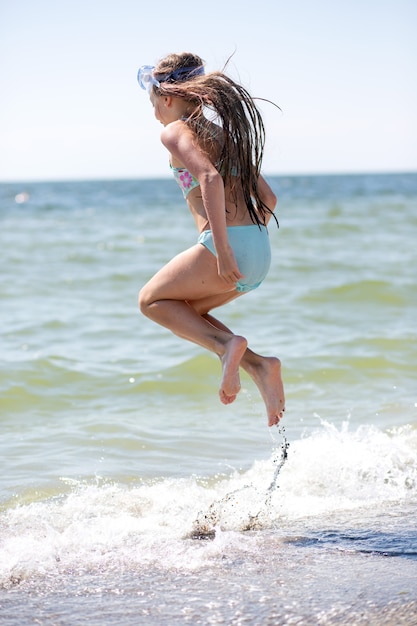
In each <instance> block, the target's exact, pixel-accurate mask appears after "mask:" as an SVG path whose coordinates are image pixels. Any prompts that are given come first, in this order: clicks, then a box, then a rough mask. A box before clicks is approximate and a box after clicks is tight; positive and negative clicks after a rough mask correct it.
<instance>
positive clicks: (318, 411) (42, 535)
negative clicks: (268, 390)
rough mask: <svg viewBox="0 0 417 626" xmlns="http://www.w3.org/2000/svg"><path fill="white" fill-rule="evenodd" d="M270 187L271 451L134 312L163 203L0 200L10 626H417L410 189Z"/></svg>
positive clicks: (14, 194)
mask: <svg viewBox="0 0 417 626" xmlns="http://www.w3.org/2000/svg"><path fill="white" fill-rule="evenodd" d="M269 182H270V184H271V186H272V187H273V189H274V191H275V192H276V193H277V195H278V198H279V205H278V210H277V213H278V218H279V222H280V228H279V229H278V228H276V226H274V225H273V224H272V223H271V225H270V228H269V231H270V238H271V244H272V254H273V258H272V266H271V271H270V274H269V276H268V277H267V279H266V281H265V282H264V283H263V285H262V286H261V287H260V288H259V289H258V290H256V291H253V292H251V293H249V294H247V295H246V296H245V297H244V298H240V299H238V300H236V301H235V302H233V303H231V304H229V305H227V306H225V307H222V308H221V309H219V310H218V311H217V316H218V317H219V318H220V319H221V320H222V321H224V322H225V323H226V324H227V325H228V326H229V327H231V328H232V329H233V330H234V331H235V332H236V333H238V334H241V335H244V336H246V337H247V338H248V341H249V345H250V346H251V347H252V348H253V349H254V350H255V351H257V352H259V353H261V354H265V355H276V356H279V357H280V359H281V361H282V365H283V376H284V383H285V388H286V398H287V410H286V413H285V418H284V419H283V421H282V422H281V425H280V427H279V428H277V427H273V428H268V427H267V419H266V415H265V409H264V405H263V402H262V400H261V398H260V396H259V393H258V390H257V389H256V387H255V386H254V384H253V383H252V381H251V380H250V379H249V378H248V377H247V376H246V375H245V374H244V373H242V390H241V392H240V394H239V396H238V398H237V399H236V401H235V402H234V403H233V404H231V405H229V406H224V405H222V404H221V403H220V402H219V398H218V387H219V382H220V364H219V361H218V359H217V357H215V356H213V355H212V354H210V353H207V352H205V351H204V350H202V349H201V348H199V347H198V346H195V345H193V344H189V343H186V342H184V341H182V340H181V339H179V338H177V337H175V336H174V335H172V334H170V332H169V331H168V330H166V329H164V328H161V327H159V326H157V325H155V324H153V323H152V322H151V321H149V320H148V319H145V318H144V317H143V316H141V315H140V313H139V311H138V307H137V293H138V291H139V289H140V288H141V286H142V285H143V284H144V283H145V282H146V281H147V280H148V279H149V278H150V277H151V276H152V274H153V273H154V272H155V271H156V270H157V269H158V268H159V267H161V265H163V264H164V263H166V262H167V261H168V260H169V259H170V258H171V257H172V256H173V255H175V254H176V253H178V252H180V251H181V250H183V249H184V248H186V247H188V246H191V245H193V244H194V242H195V241H196V237H197V233H196V232H195V229H194V225H193V222H192V219H191V217H190V215H189V213H188V210H187V207H186V206H185V204H184V201H183V199H182V197H181V194H180V192H179V190H178V188H177V187H176V185H175V183H174V181H172V180H168V179H166V180H165V179H161V180H126V181H83V182H61V183H60V182H50V183H48V182H45V183H23V182H21V183H8V184H1V185H0V258H1V264H0V272H1V274H0V276H1V281H0V295H1V300H0V303H1V304H0V333H1V338H0V356H1V361H0V425H1V431H0V622H1V624H2V626H3V625H4V626H22V625H26V624H41V625H45V626H76V625H84V624H89V625H91V626H110V625H113V624H114V625H117V626H134V625H137V624H145V625H150V626H163V625H167V626H168V625H169V626H175V625H182V624H192V625H197V624H199V625H207V626H208V625H211V626H217V625H223V624H226V625H230V626H245V625H251V626H252V625H256V626H263V625H265V626H277V625H278V626H284V625H293V624H296V625H303V626H305V625H313V626H314V625H333V624H347V625H349V626H352V625H363V624H367V625H372V626H381V625H392V626H394V625H395V626H397V625H399V624H400V625H401V624H405V625H407V626H412V625H414V626H415V625H416V624H417V508H416V507H417V287H416V283H417V273H416V272H417V269H416V268H417V245H416V240H417V174H414V173H405V174H378V175H345V176H342V175H340V176H339V175H333V176H294V177H292V176H279V177H270V178H269Z"/></svg>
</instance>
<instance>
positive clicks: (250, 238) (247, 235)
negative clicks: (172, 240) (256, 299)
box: [171, 165, 271, 293]
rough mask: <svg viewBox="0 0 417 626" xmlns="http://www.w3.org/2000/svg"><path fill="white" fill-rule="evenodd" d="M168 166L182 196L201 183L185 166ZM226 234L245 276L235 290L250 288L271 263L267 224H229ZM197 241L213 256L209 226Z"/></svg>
mask: <svg viewBox="0 0 417 626" xmlns="http://www.w3.org/2000/svg"><path fill="white" fill-rule="evenodd" d="M171 170H172V173H173V174H174V178H175V180H176V181H177V183H178V184H179V186H180V188H181V190H182V193H183V194H184V198H187V196H188V194H189V193H190V191H191V190H192V189H195V188H196V187H199V186H200V183H199V182H198V180H197V178H195V176H193V175H192V174H191V173H190V172H189V171H188V170H187V169H186V168H184V167H172V165H171ZM227 236H228V239H229V243H230V245H231V247H232V250H233V252H234V255H235V258H236V262H237V265H238V267H239V270H240V271H241V273H242V274H243V276H244V277H243V278H242V279H241V280H240V281H238V282H237V283H236V290H237V291H239V292H241V293H243V292H245V291H252V289H256V288H257V287H259V285H260V284H261V283H262V281H263V280H264V278H265V276H266V275H267V273H268V270H269V266H270V265H271V246H270V243H269V235H268V229H267V228H266V226H258V225H257V224H248V225H243V226H228V227H227ZM197 241H198V243H201V244H202V245H203V246H205V247H206V248H207V249H208V250H210V252H211V253H212V254H214V256H216V249H215V247H214V241H213V235H212V232H211V230H203V232H202V233H200V236H199V238H198V240H197Z"/></svg>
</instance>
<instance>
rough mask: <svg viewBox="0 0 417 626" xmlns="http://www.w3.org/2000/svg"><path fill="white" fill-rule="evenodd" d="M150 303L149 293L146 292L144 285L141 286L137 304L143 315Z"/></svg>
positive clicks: (145, 313)
mask: <svg viewBox="0 0 417 626" xmlns="http://www.w3.org/2000/svg"><path fill="white" fill-rule="evenodd" d="M151 304H152V302H151V301H150V298H149V294H148V292H147V289H146V286H145V287H143V288H142V289H141V290H140V291H139V294H138V305H139V310H140V312H141V313H143V315H147V313H148V311H149V306H150V305H151Z"/></svg>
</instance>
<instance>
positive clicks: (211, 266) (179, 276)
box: [139, 245, 247, 404]
mask: <svg viewBox="0 0 417 626" xmlns="http://www.w3.org/2000/svg"><path fill="white" fill-rule="evenodd" d="M227 292H230V286H228V285H227V284H226V283H225V281H223V280H222V279H221V278H220V277H219V276H218V274H217V262H216V259H215V257H214V256H213V255H212V254H211V252H209V251H208V250H206V249H205V248H204V247H203V246H201V245H197V246H194V247H193V248H190V249H189V250H186V251H185V252H183V253H181V254H179V255H178V256H176V257H175V258H174V259H172V261H170V262H169V263H168V264H167V265H166V266H165V267H163V268H162V269H161V270H160V271H159V272H157V274H155V276H154V277H153V278H152V279H151V280H150V281H149V282H148V283H147V284H146V285H145V286H144V287H143V289H142V290H141V292H140V294H139V306H140V309H141V311H142V313H143V314H144V315H146V316H147V317H149V318H150V319H152V320H153V321H155V322H157V323H158V324H160V325H162V326H165V327H166V328H168V329H169V330H171V331H172V332H173V333H175V334H176V335H178V336H180V337H182V338H184V339H187V340H189V341H192V342H193V343H196V344H198V345H200V346H202V347H204V348H207V349H208V350H210V351H211V352H214V353H215V354H217V355H218V356H219V357H220V360H221V362H222V367H223V378H222V383H221V387H220V399H221V401H222V402H223V403H224V404H228V403H230V402H233V400H234V399H235V397H236V394H237V393H238V392H239V390H240V379H239V363H240V360H241V358H242V355H243V354H244V353H245V350H246V347H247V342H246V339H245V338H244V337H240V336H236V335H234V334H233V333H232V332H231V331H230V330H229V329H227V330H224V329H221V328H217V327H216V326H214V325H213V324H211V323H210V321H209V320H206V319H204V318H203V317H202V316H201V315H199V314H198V313H197V311H196V310H195V309H194V308H193V307H192V306H190V304H189V303H188V301H189V300H194V299H200V298H205V297H207V296H209V295H212V294H213V295H214V294H219V293H225V294H226V293H227Z"/></svg>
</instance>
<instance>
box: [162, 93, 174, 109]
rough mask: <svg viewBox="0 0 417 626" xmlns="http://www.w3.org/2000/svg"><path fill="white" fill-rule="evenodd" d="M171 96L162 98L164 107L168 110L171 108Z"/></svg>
mask: <svg viewBox="0 0 417 626" xmlns="http://www.w3.org/2000/svg"><path fill="white" fill-rule="evenodd" d="M172 101H173V98H172V96H164V105H165V106H166V107H167V108H168V109H169V108H170V107H171V106H172Z"/></svg>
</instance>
